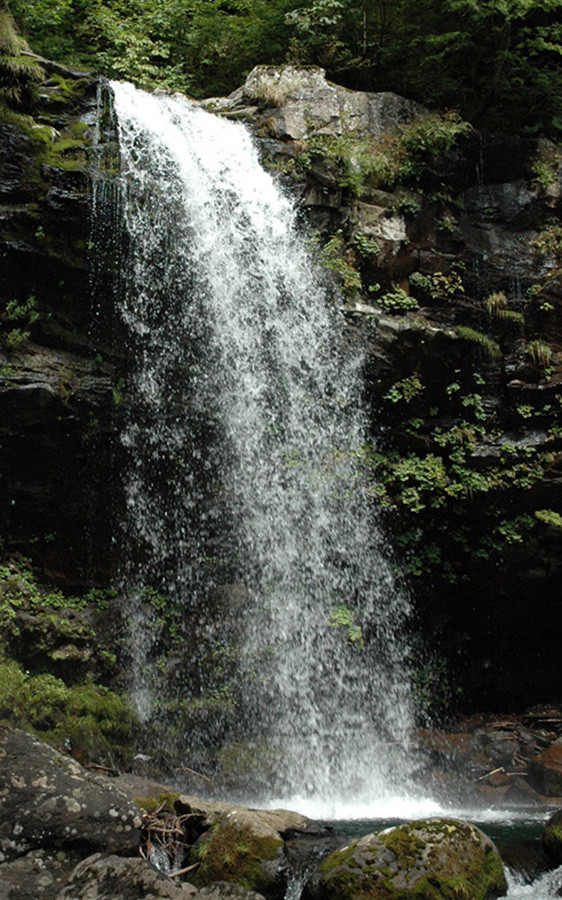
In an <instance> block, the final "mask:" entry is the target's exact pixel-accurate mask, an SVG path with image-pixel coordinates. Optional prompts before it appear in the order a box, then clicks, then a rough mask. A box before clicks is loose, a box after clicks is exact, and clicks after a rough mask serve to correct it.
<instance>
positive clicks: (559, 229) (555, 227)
mask: <svg viewBox="0 0 562 900" xmlns="http://www.w3.org/2000/svg"><path fill="white" fill-rule="evenodd" d="M531 248H532V249H533V250H534V252H535V253H536V255H537V256H538V258H539V259H545V258H546V257H548V256H553V257H554V258H555V259H557V260H559V259H562V225H560V224H559V223H557V222H554V223H553V224H552V225H547V226H546V227H545V228H543V229H542V230H541V231H540V232H539V234H538V235H537V237H536V238H535V239H534V240H533V241H531Z"/></svg>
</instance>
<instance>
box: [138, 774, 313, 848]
mask: <svg viewBox="0 0 562 900" xmlns="http://www.w3.org/2000/svg"><path fill="white" fill-rule="evenodd" d="M129 779H130V776H125V780H129ZM175 808H176V812H177V813H178V815H184V814H185V813H190V814H192V815H197V816H201V821H202V825H203V828H205V830H206V829H208V828H211V827H212V826H214V825H217V824H218V823H220V822H222V821H223V820H224V819H225V817H227V816H229V815H231V814H234V813H235V814H236V816H235V818H234V820H235V821H237V822H240V821H242V820H243V819H246V817H249V818H248V821H251V822H254V820H258V821H260V822H261V823H263V825H265V826H266V827H268V828H270V829H272V830H273V831H275V832H276V833H277V835H278V837H285V836H286V835H287V834H288V833H294V832H299V833H303V834H323V833H324V832H325V829H324V828H323V827H322V826H321V825H319V824H318V823H317V822H315V821H314V820H313V819H309V818H307V817H306V816H303V815H302V814H301V813H298V812H293V811H292V810H289V809H246V808H245V807H240V806H235V805H234V804H232V803H223V802H221V801H218V800H201V799H200V798H199V797H191V796H188V795H187V794H182V795H181V796H180V797H179V798H178V799H177V800H176V803H175Z"/></svg>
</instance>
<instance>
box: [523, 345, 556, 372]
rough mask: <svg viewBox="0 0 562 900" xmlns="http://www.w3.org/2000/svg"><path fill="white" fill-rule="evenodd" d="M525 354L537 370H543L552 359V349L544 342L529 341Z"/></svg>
mask: <svg viewBox="0 0 562 900" xmlns="http://www.w3.org/2000/svg"><path fill="white" fill-rule="evenodd" d="M525 352H526V354H527V356H528V357H529V359H530V360H531V362H532V363H533V365H534V366H536V368H537V369H545V368H546V367H547V366H548V364H549V363H550V361H551V359H552V347H551V346H550V344H547V343H546V341H541V340H535V341H529V343H528V344H527V347H526V348H525Z"/></svg>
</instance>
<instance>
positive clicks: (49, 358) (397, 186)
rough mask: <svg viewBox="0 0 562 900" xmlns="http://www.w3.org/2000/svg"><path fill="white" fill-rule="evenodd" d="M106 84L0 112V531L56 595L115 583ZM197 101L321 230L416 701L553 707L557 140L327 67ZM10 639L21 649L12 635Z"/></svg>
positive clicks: (84, 79) (73, 78) (278, 75)
mask: <svg viewBox="0 0 562 900" xmlns="http://www.w3.org/2000/svg"><path fill="white" fill-rule="evenodd" d="M97 88H98V80H97V79H96V78H94V77H88V76H84V75H83V74H80V73H78V74H77V73H70V72H67V73H65V74H62V73H61V72H58V73H57V72H51V73H49V72H46V75H45V80H44V82H43V84H42V85H41V88H40V91H39V95H38V98H37V99H36V101H34V104H33V105H32V106H31V107H30V108H29V109H28V110H26V117H25V118H22V117H21V116H19V114H18V113H15V112H14V111H10V112H9V114H7V113H5V114H4V115H3V119H2V121H1V123H0V154H1V157H2V159H3V161H4V163H5V165H3V168H2V176H1V178H0V197H1V202H2V207H1V217H0V254H1V256H2V273H1V279H2V281H1V286H0V290H1V308H0V320H1V321H0V338H1V350H0V412H1V417H0V418H1V422H0V473H1V474H0V497H1V500H2V507H1V515H0V528H1V537H2V541H3V545H4V548H5V550H4V553H5V556H10V555H11V554H14V553H20V554H23V555H24V556H25V557H26V558H28V559H30V560H31V562H32V564H34V565H36V566H37V567H39V569H40V570H41V572H42V577H43V578H44V580H45V581H46V582H50V583H51V584H53V583H54V584H56V585H58V586H61V587H63V588H65V590H66V591H67V592H69V591H70V590H71V589H78V590H80V591H83V590H84V589H86V588H89V587H91V586H92V585H94V586H96V587H102V588H104V587H107V585H108V583H109V581H110V578H111V573H112V572H114V571H115V566H116V560H115V558H114V556H113V553H114V544H113V543H112V534H113V533H114V525H115V522H116V521H118V520H119V517H120V514H121V509H122V504H123V497H122V495H121V493H120V491H121V488H120V479H119V472H120V469H121V468H122V466H123V464H124V453H125V451H124V449H123V447H122V446H121V445H120V443H119V441H118V440H116V435H117V433H118V431H119V428H120V420H121V417H122V416H123V413H124V410H125V409H126V407H127V403H128V396H127V372H128V357H127V354H128V351H127V350H126V348H125V346H124V343H123V332H122V326H121V325H120V323H119V320H118V317H117V316H116V314H115V310H114V305H113V299H114V292H115V276H116V273H117V271H118V269H119V253H118V251H119V248H109V249H107V250H106V251H104V254H102V253H101V251H100V250H99V248H100V246H101V243H100V241H98V238H99V234H92V232H91V227H92V220H91V216H90V213H91V210H92V205H93V202H94V197H95V196H96V190H95V188H96V185H98V186H99V184H100V170H101V172H102V173H103V178H102V181H103V185H104V190H108V191H110V190H111V189H112V188H111V179H112V178H113V177H114V176H115V175H116V172H117V159H116V155H115V153H114V145H113V141H114V138H115V134H114V131H113V128H112V121H111V111H110V108H109V106H108V104H107V99H106V101H105V105H103V104H102V105H101V107H99V106H98V102H97V100H96V91H97ZM105 96H106V98H107V95H105ZM204 105H206V106H207V108H209V109H215V110H216V111H217V112H218V113H220V114H225V115H229V116H231V117H235V118H240V119H242V120H245V121H246V122H247V123H248V125H249V127H250V128H251V129H252V130H253V132H254V134H255V137H256V140H257V141H258V143H259V145H260V148H261V152H262V158H263V163H264V165H265V166H266V167H268V168H269V169H271V171H272V172H273V173H274V174H275V176H276V177H277V178H279V179H280V180H281V181H282V182H283V184H284V185H285V186H286V188H287V190H288V191H290V192H291V193H292V194H293V195H294V196H295V198H296V200H297V202H298V203H299V204H300V206H301V208H302V210H303V214H304V215H306V217H307V219H308V220H309V222H310V224H311V227H312V228H313V229H314V230H316V231H317V232H318V233H319V235H320V237H319V239H318V250H317V252H318V254H319V255H320V257H321V258H322V259H323V261H324V263H325V264H326V265H327V267H328V270H329V271H330V272H332V273H333V276H334V278H335V279H336V280H337V281H339V285H340V289H341V291H342V292H343V298H344V299H343V304H342V305H343V314H344V315H345V316H346V319H347V322H348V333H349V339H350V341H357V342H359V343H360V344H361V345H362V346H367V349H368V364H367V371H366V375H367V392H368V395H369V398H370V403H371V405H372V408H373V410H376V424H374V426H373V430H374V432H375V431H376V432H378V429H379V427H381V426H382V427H383V428H384V438H383V439H382V440H381V439H379V440H378V446H377V447H374V446H373V447H369V448H365V467H366V473H367V475H368V477H369V478H371V477H374V478H375V479H376V488H375V487H374V488H373V490H374V493H375V494H376V495H377V496H378V497H379V499H380V502H381V503H382V505H383V507H384V508H385V509H387V510H388V512H389V527H390V528H391V530H392V527H393V525H395V526H396V532H397V533H396V538H397V542H398V548H399V550H400V548H404V551H405V555H404V558H403V562H402V565H403V567H404V569H405V571H407V573H408V574H409V577H410V579H411V581H412V583H413V586H414V592H415V595H416V596H417V597H418V598H419V609H420V619H421V621H422V624H423V626H424V630H425V633H426V636H427V637H428V638H429V639H430V641H432V642H433V645H434V647H436V648H437V651H436V660H435V664H431V665H425V664H424V666H422V667H421V673H422V674H421V676H420V677H422V680H423V679H425V682H423V683H422V686H421V693H422V695H424V696H427V695H429V694H430V695H432V696H433V697H435V696H442V695H443V702H447V700H448V699H450V691H449V697H447V696H446V695H447V690H448V689H449V687H450V683H451V681H454V682H455V683H456V684H459V685H460V686H461V687H462V688H463V689H464V692H465V694H464V696H465V702H467V703H469V704H472V705H474V704H475V703H479V704H481V705H487V706H490V707H496V708H498V707H499V706H500V705H501V704H504V703H507V702H508V701H509V705H510V706H514V705H515V706H517V705H518V706H522V705H524V704H527V703H530V702H535V701H538V700H548V699H556V692H557V675H558V669H557V648H556V647H555V646H554V643H553V642H554V634H555V629H553V628H552V622H553V621H554V616H555V614H556V609H555V604H556V601H557V585H558V584H559V578H560V558H561V557H560V535H561V534H562V529H561V525H562V519H561V518H560V510H561V490H560V484H561V482H560V441H561V438H560V429H559V425H558V424H557V422H556V416H557V414H558V412H559V403H560V377H561V371H560V366H561V344H560V339H561V337H560V335H561V331H560V302H561V297H562V288H561V275H560V257H561V253H562V251H561V249H560V248H561V243H560V242H561V238H560V226H559V224H558V222H557V217H558V216H559V213H560V152H559V149H558V148H556V147H555V146H554V145H552V144H551V143H549V142H547V141H543V140H540V141H537V140H534V139H520V138H517V139H511V138H510V137H509V136H503V137H492V136H489V135H481V134H477V133H474V132H473V131H471V130H470V129H468V128H466V127H465V126H464V125H462V123H459V121H458V120H457V119H456V118H455V117H454V116H452V115H450V116H445V117H436V116H434V115H433V114H427V113H426V111H424V110H423V109H422V108H420V107H418V106H416V105H414V104H412V103H410V102H409V101H407V100H404V99H402V98H397V97H394V96H393V95H388V94H384V95H365V94H361V93H357V92H350V91H347V90H344V89H342V88H339V87H336V86H334V85H330V84H328V83H327V82H326V81H325V79H324V76H323V73H322V72H321V70H308V69H304V70H298V69H294V68H291V69H267V68H262V67H260V68H258V69H257V70H254V72H253V73H251V75H250V76H249V78H248V80H247V82H246V84H245V85H244V86H243V87H242V88H241V89H240V90H239V91H238V92H236V94H235V95H233V96H232V97H231V98H228V99H226V100H225V99H222V100H212V101H207V102H206V103H205V104H204ZM100 113H101V115H100ZM98 116H99V117H98ZM96 122H97V123H98V124H97V125H96ZM381 134H382V135H383V137H382V140H381ZM94 145H95V146H94ZM100 148H101V149H100ZM107 225H108V227H109V223H107ZM97 227H100V228H103V227H104V226H103V222H102V223H99V222H98V226H97ZM338 302H339V301H338ZM452 609H454V616H453V615H452V613H451V610H452ZM537 609H539V610H540V613H539V614H537V612H536V610H537ZM24 627H25V625H24ZM11 652H14V653H16V652H17V653H19V654H20V658H21V660H22V664H24V663H25V659H24V657H25V656H26V648H25V641H20V645H19V649H12V650H11ZM108 652H114V650H111V651H109V650H108ZM447 660H448V662H449V666H450V667H451V666H452V674H451V676H447V675H443V672H444V669H443V666H444V665H445V663H446V662H447ZM49 667H50V668H49V671H51V672H53V673H54V674H57V668H56V663H53V661H51V662H50V663H49ZM35 671H37V670H35ZM522 671H525V677H524V678H522V677H521V672H522ZM424 685H425V687H424ZM426 687H427V690H426V689H425V688H426Z"/></svg>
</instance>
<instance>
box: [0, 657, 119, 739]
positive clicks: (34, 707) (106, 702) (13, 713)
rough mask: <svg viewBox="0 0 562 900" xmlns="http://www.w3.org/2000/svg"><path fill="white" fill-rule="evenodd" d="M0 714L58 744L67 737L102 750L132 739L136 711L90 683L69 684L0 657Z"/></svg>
mask: <svg viewBox="0 0 562 900" xmlns="http://www.w3.org/2000/svg"><path fill="white" fill-rule="evenodd" d="M0 718H2V719H5V720H6V721H8V722H10V723H11V724H13V725H16V726H18V727H20V728H22V727H23V728H25V729H26V730H28V731H33V732H36V733H37V734H40V735H41V737H43V738H44V739H45V740H47V741H49V742H50V743H53V744H55V746H59V747H62V746H63V744H64V742H65V741H66V740H67V739H68V738H69V737H75V739H77V738H78V735H80V737H81V740H84V739H85V738H86V734H87V739H88V743H89V744H94V743H97V744H98V747H99V748H100V749H102V750H104V751H105V752H106V753H107V752H109V751H111V750H117V749H118V748H119V745H124V744H126V743H127V742H128V741H129V740H130V739H131V733H132V729H133V726H134V722H135V719H134V714H133V712H132V709H131V707H130V705H129V703H128V701H127V700H126V699H125V698H123V697H119V696H118V695H117V694H115V693H113V692H112V691H110V690H109V689H108V688H104V687H101V686H99V685H96V684H92V683H88V684H82V685H78V686H75V687H68V686H67V685H66V684H65V683H64V682H63V681H61V679H60V678H55V676H54V675H30V674H29V673H28V672H25V671H24V670H23V669H22V668H21V666H19V665H18V664H17V663H16V662H13V661H10V660H7V659H2V658H1V657H0Z"/></svg>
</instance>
